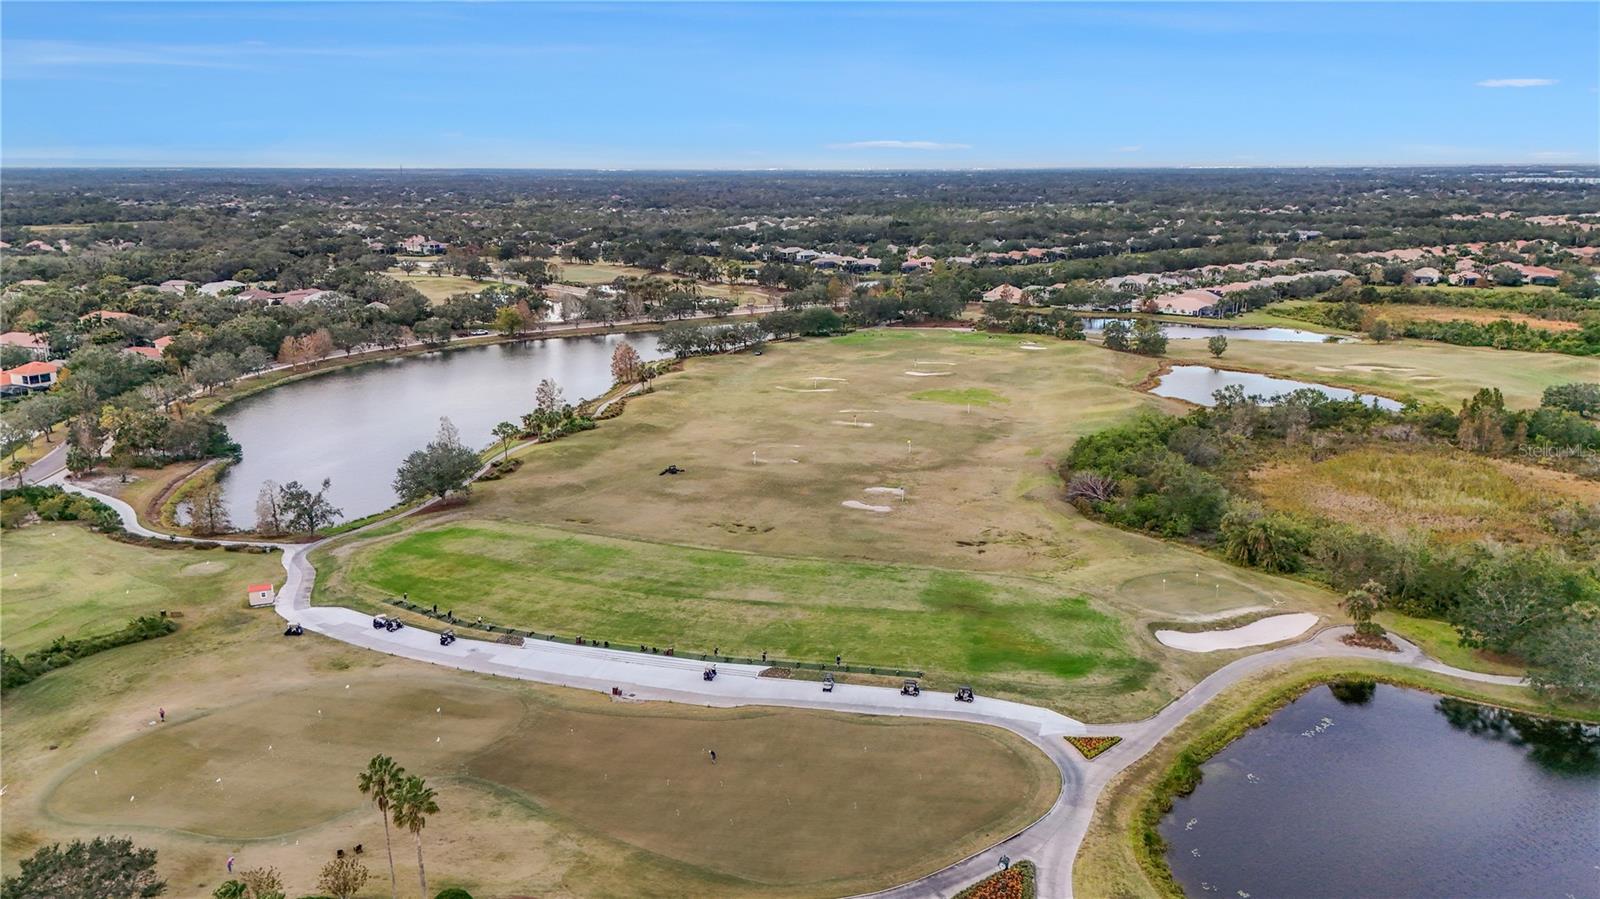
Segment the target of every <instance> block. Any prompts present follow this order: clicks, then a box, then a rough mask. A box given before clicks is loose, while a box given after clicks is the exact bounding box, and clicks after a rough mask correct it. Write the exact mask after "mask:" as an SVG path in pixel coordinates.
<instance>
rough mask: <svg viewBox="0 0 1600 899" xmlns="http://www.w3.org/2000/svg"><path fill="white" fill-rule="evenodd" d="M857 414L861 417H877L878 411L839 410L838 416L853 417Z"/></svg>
mask: <svg viewBox="0 0 1600 899" xmlns="http://www.w3.org/2000/svg"><path fill="white" fill-rule="evenodd" d="M857 413H860V414H862V415H877V414H878V410H877V409H840V410H839V414H840V415H855V414H857Z"/></svg>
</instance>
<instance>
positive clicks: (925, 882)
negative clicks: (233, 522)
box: [43, 471, 1522, 899]
mask: <svg viewBox="0 0 1600 899" xmlns="http://www.w3.org/2000/svg"><path fill="white" fill-rule="evenodd" d="M43 482H44V483H53V484H60V485H61V486H63V487H64V488H65V489H67V490H70V491H72V492H74V493H80V494H83V495H86V496H91V497H94V498H95V499H98V500H100V501H101V502H104V503H106V504H107V505H109V506H111V507H112V508H114V509H116V510H117V512H118V514H120V515H121V516H122V521H123V525H124V527H125V528H126V529H127V530H128V531H129V532H131V533H135V534H141V535H144V536H148V537H155V538H158V539H174V540H189V539H191V538H184V537H172V536H171V535H168V534H162V533H158V532H156V531H152V530H150V529H148V528H146V527H144V526H143V525H142V524H140V523H139V520H138V516H137V515H136V514H135V513H134V510H133V508H132V507H131V506H129V505H128V504H127V503H125V502H123V501H122V500H120V499H117V498H115V497H112V496H108V495H106V494H103V493H99V492H96V491H94V490H91V489H88V488H86V487H83V486H80V485H77V484H74V483H72V482H71V481H70V480H69V479H68V478H67V477H66V476H65V473H64V472H60V471H58V472H55V473H53V474H51V475H49V476H48V477H46V478H44V479H43ZM388 520H389V521H392V520H393V519H388ZM325 542H327V541H326V539H325V540H322V541H318V542H316V543H301V544H294V543H257V544H255V545H258V546H270V547H273V548H275V549H278V550H280V551H281V552H282V558H283V567H284V570H285V571H286V573H287V577H286V579H285V582H284V584H283V587H282V588H281V589H280V590H279V591H278V598H277V603H276V606H275V608H276V610H277V612H278V614H279V615H280V616H282V617H283V618H284V619H286V620H288V621H293V622H299V623H300V624H301V626H303V627H304V628H305V629H306V630H309V631H313V632H315V633H318V634H322V635H323V636H326V637H330V638H332V639H335V640H338V641H340V642H343V643H348V644H351V645H353V646H360V647H363V648H365V649H371V650H374V651H377V652H383V653H388V654H389V655H393V656H400V657H403V658H407V659H413V660H416V661H421V662H427V663H430V664H434V665H442V666H445V667H450V668H457V669H460V670H463V671H474V672H479V673H483V674H492V675H497V676H500V677H510V678H517V679H520V680H528V681H535V682H538V683H544V684H553V685H556V686H561V687H573V688H577V689H583V690H599V691H601V692H605V693H608V694H609V693H611V691H612V690H613V688H615V689H619V690H621V691H622V692H623V694H624V695H625V696H627V697H629V698H633V699H639V700H660V701H667V702H682V703H692V704H696V705H704V706H716V707H732V706H744V705H767V706H784V707H788V708H799V709H821V710H828V711H836V712H854V713H859V714H868V715H908V716H915V717H923V718H944V719H950V720H956V721H969V722H974V723H979V724H989V725H993V726H996V727H1003V728H1005V729H1006V730H1009V731H1011V732H1012V733H1014V734H1017V735H1018V736H1020V737H1022V738H1024V739H1026V740H1028V741H1029V742H1031V743H1033V744H1034V745H1035V746H1037V747H1039V749H1040V750H1041V751H1043V752H1044V753H1045V755H1047V756H1049V758H1050V759H1051V760H1052V761H1054V762H1055V764H1056V766H1057V768H1058V769H1059V770H1060V772H1061V782H1062V789H1061V794H1060V795H1059V796H1058V797H1057V798H1056V801H1055V804H1054V805H1053V806H1052V807H1051V808H1050V810H1049V811H1048V812H1046V813H1045V815H1044V816H1043V817H1041V818H1040V819H1039V820H1037V821H1035V822H1034V823H1033V824H1031V825H1029V826H1028V827H1026V828H1024V829H1023V830H1022V831H1020V832H1019V833H1017V834H1015V835H1013V836H1011V837H1010V838H1008V839H1006V840H1004V841H1002V842H1000V843H998V844H996V845H995V846H992V847H990V848H988V849H986V850H984V851H982V852H980V853H978V854H976V855H973V856H971V857H970V858H967V859H964V860H962V861H959V862H957V863H955V864H953V865H950V866H948V867H946V868H944V869H942V870H939V871H936V872H934V873H932V874H929V875H927V876H926V877H923V878H920V879H918V880H915V881H912V882H911V883H907V884H903V885H901V886H898V887H894V888H892V889H889V890H884V891H882V892H879V893H874V894H872V895H873V896H875V897H893V899H911V897H919V899H920V897H948V896H953V895H954V894H956V893H958V892H960V891H961V890H962V889H964V888H966V887H967V886H970V885H971V884H973V883H974V882H976V881H978V880H980V879H982V878H983V877H986V876H988V875H989V874H992V873H994V872H995V871H996V870H997V869H998V859H999V858H1000V856H1001V855H1009V856H1010V857H1011V858H1012V859H1013V860H1015V861H1021V860H1023V859H1030V860H1032V861H1033V862H1034V863H1035V864H1036V865H1037V866H1038V869H1039V877H1038V889H1039V895H1040V896H1041V897H1046V899H1067V897H1071V896H1072V865H1073V862H1074V859H1075V858H1076V857H1077V854H1078V847H1079V845H1080V844H1081V843H1082V842H1083V838H1084V835H1085V834H1086V833H1087V832H1088V829H1089V822H1090V819H1091V818H1092V817H1093V815H1094V808H1095V803H1096V801H1097V800H1098V799H1099V797H1100V793H1101V791H1102V790H1104V789H1105V787H1106V785H1107V784H1108V783H1110V781H1111V779H1112V778H1113V777H1115V776H1116V775H1117V773H1118V772H1120V771H1122V770H1123V769H1124V768H1126V767H1127V766H1128V765H1130V764H1132V763H1133V762H1135V761H1137V760H1138V759H1139V758H1141V757H1142V756H1144V754H1145V753H1147V752H1149V751H1150V750H1151V749H1153V748H1155V746H1156V744H1158V743H1159V742H1160V741H1161V740H1162V739H1164V738H1165V737H1166V736H1167V735H1168V734H1170V733H1171V732H1172V731H1173V730H1174V729H1175V728H1176V727H1177V726H1178V725H1179V724H1181V723H1182V722H1183V721H1184V720H1185V719H1186V718H1188V717H1189V715H1191V714H1192V713H1194V712H1195V711H1197V710H1199V709H1200V708H1201V707H1202V706H1204V705H1205V704H1206V703H1207V702H1209V701H1210V700H1211V699H1212V698H1214V697H1215V696H1217V694H1219V693H1221V692H1222V691H1223V690H1225V689H1227V688H1228V687H1230V686H1232V685H1233V684H1235V683H1237V682H1239V681H1240V680H1241V679H1243V678H1245V677H1247V676H1249V675H1251V674H1254V673H1256V672H1259V671H1262V670H1264V669H1267V668H1269V667H1272V666H1276V665H1281V664H1283V663H1285V662H1293V661H1302V660H1307V659H1321V658H1364V659H1376V660H1381V661H1386V662H1392V663H1395V664H1400V665H1406V666H1409V667H1413V668H1418V669H1421V670H1426V671H1432V672H1436V673H1439V674H1446V675H1449V676H1452V677H1457V678H1462V679H1464V680H1470V681H1476V682H1479V683H1491V684H1509V685H1516V684H1520V683H1521V682H1522V681H1521V679H1519V678H1515V677H1507V676H1503V675H1492V674H1481V673H1478V672H1474V671H1465V670H1462V669H1459V668H1452V667H1450V666H1448V665H1444V664H1442V663H1440V662H1438V661H1436V660H1434V659H1430V658H1428V657H1427V656H1426V655H1424V654H1423V653H1422V651H1421V650H1420V649H1418V648H1417V647H1416V646H1415V645H1413V644H1411V643H1408V642H1406V641H1404V640H1401V639H1399V638H1397V637H1396V638H1393V639H1394V642H1395V643H1396V644H1397V645H1398V646H1399V647H1400V651H1399V652H1398V653H1388V652H1379V651H1375V650H1368V649H1360V648H1356V647H1352V646H1348V645H1346V644H1345V643H1343V642H1341V641H1340V640H1339V637H1340V636H1342V635H1344V634H1345V633H1348V632H1349V628H1345V627H1334V628H1326V629H1323V630H1322V631H1320V632H1317V633H1315V634H1313V635H1312V636H1310V637H1308V638H1306V639H1304V640H1301V641H1300V642H1297V643H1293V644H1290V645H1287V646H1282V647H1279V648H1277V649H1270V650H1265V651H1262V652H1259V653H1256V654H1255V655H1251V656H1247V657H1245V658H1242V659H1239V660H1237V661H1234V662H1231V663H1229V664H1227V665H1225V666H1223V667H1222V668H1219V669H1218V670H1217V671H1215V672H1213V673H1212V674H1211V675H1210V676H1209V677H1207V678H1205V679H1204V680H1202V681H1201V682H1200V683H1198V684H1196V685H1195V686H1194V687H1193V688H1192V689H1190V690H1189V691H1188V692H1187V693H1184V694H1183V695H1182V696H1180V697H1178V698H1177V699H1176V700H1174V701H1173V702H1172V703H1171V704H1169V705H1168V706H1167V707H1166V708H1164V709H1162V710H1161V712H1159V713H1158V714H1156V715H1154V716H1152V717H1150V718H1147V719H1145V720H1144V721H1137V722H1130V723H1125V724H1096V725H1093V726H1089V725H1085V724H1083V723H1082V722H1080V721H1077V720H1075V719H1073V718H1069V717H1067V716H1065V715H1062V714H1060V713H1059V712H1055V711H1052V710H1050V709H1044V708H1040V707H1037V706H1031V705H1027V704H1025V703H1020V702H1010V701H1007V700H1001V699H991V698H988V697H979V698H978V699H977V700H975V701H974V702H972V703H970V704H965V703H957V702H955V701H954V700H953V699H952V698H951V697H950V696H948V695H945V694H934V693H931V692H930V693H926V694H924V695H922V696H920V697H908V696H902V695H900V694H899V692H898V691H896V690H894V689H892V688H888V687H869V686H859V685H852V684H840V685H838V686H837V687H836V688H835V689H834V691H833V692H831V693H824V692H822V688H821V685H820V684H818V683H817V682H815V681H797V680H786V679H781V678H766V677H760V676H759V674H760V672H761V671H762V670H763V668H764V666H760V665H735V664H724V665H718V666H717V671H718V673H719V676H718V677H717V679H716V680H714V681H705V680H703V679H702V678H701V672H702V670H703V668H704V663H703V662H700V661H696V660H693V659H680V658H671V657H664V656H656V655H641V654H639V653H634V652H628V651H623V650H613V649H600V648H597V647H592V646H575V645H570V644H562V643H555V642H546V641H534V640H529V641H527V642H526V644H525V645H523V646H513V645H509V644H503V643H495V642H491V641H487V640H479V639H472V638H470V637H465V636H463V637H462V638H461V639H459V640H457V641H456V642H455V643H454V644H452V645H450V646H440V645H439V641H438V637H437V635H436V634H435V633H434V632H432V631H427V630H423V629H421V628H404V629H402V630H399V631H395V632H389V631H387V630H379V629H374V628H373V627H372V618H371V616H370V615H367V614H365V613H362V612H358V611H356V610H354V609H347V608H342V607H337V606H313V605H312V604H311V591H312V587H313V585H314V584H315V582H316V570H315V569H314V568H313V567H312V565H311V563H310V559H309V557H310V553H311V552H312V550H314V549H316V548H317V547H318V546H321V545H323V543H325ZM1091 731H1092V732H1093V733H1095V734H1114V735H1116V736H1120V737H1122V742H1121V743H1119V744H1118V745H1117V746H1116V747H1114V748H1112V749H1110V750H1108V751H1107V752H1105V753H1104V754H1102V755H1100V756H1099V757H1098V758H1096V759H1095V760H1094V761H1085V760H1084V759H1083V757H1082V756H1081V755H1079V754H1078V752H1077V751H1076V750H1075V749H1073V748H1072V747H1071V746H1070V745H1069V744H1068V743H1067V742H1066V741H1065V740H1064V739H1062V738H1063V737H1065V736H1069V735H1082V734H1087V733H1090V732H1091Z"/></svg>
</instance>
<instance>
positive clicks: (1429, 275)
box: [1411, 265, 1443, 284]
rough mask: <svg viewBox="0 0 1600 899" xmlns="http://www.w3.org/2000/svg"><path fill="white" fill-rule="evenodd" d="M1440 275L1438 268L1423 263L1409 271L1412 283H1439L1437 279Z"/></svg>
mask: <svg viewBox="0 0 1600 899" xmlns="http://www.w3.org/2000/svg"><path fill="white" fill-rule="evenodd" d="M1442 277H1443V275H1441V274H1440V273H1439V270H1438V269H1436V268H1434V267H1433V266H1431V265H1425V266H1423V267H1422V268H1419V269H1417V270H1416V271H1414V272H1412V273H1411V283H1413V284H1438V283H1439V279H1440V278H1442Z"/></svg>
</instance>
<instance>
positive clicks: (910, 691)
mask: <svg viewBox="0 0 1600 899" xmlns="http://www.w3.org/2000/svg"><path fill="white" fill-rule="evenodd" d="M900 695H901V696H921V695H922V688H921V687H919V686H917V682H916V681H914V680H907V681H906V682H905V683H903V684H901V685H900Z"/></svg>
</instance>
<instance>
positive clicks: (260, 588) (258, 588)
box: [244, 584, 277, 608]
mask: <svg viewBox="0 0 1600 899" xmlns="http://www.w3.org/2000/svg"><path fill="white" fill-rule="evenodd" d="M244 597H245V599H246V600H247V601H248V602H249V603H250V607H251V608H255V607H257V606H270V605H272V603H273V602H274V601H275V600H276V599H277V594H276V591H274V590H273V588H272V585H271V584H251V585H250V586H248V587H246V588H244Z"/></svg>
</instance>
